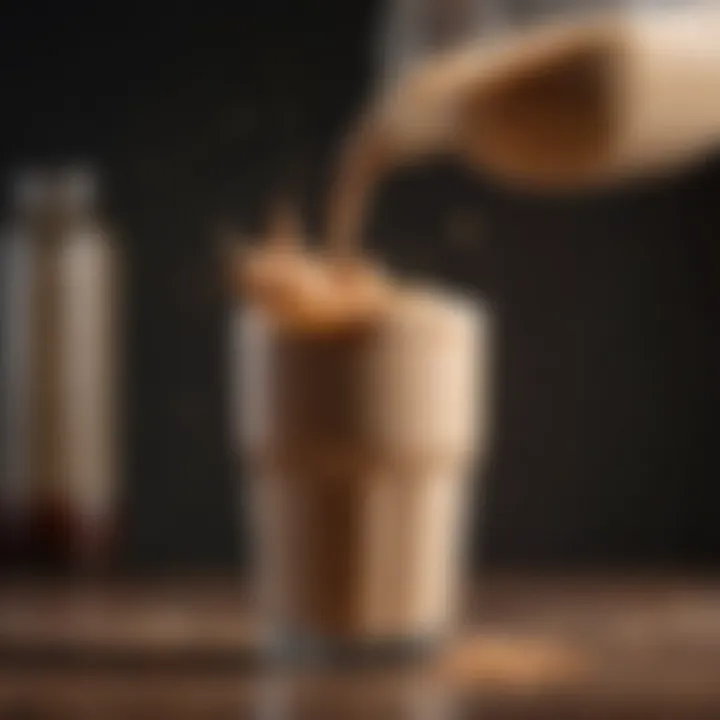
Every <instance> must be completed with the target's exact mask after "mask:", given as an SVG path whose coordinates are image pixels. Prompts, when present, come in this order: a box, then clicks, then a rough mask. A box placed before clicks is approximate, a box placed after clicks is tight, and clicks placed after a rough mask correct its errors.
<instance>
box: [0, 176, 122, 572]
mask: <svg viewBox="0 0 720 720" xmlns="http://www.w3.org/2000/svg"><path fill="white" fill-rule="evenodd" d="M13 195H14V197H13V200H14V208H13V213H12V217H11V220H10V222H9V223H8V226H7V229H6V232H5V233H4V237H3V242H2V266H1V272H2V279H1V280H0V289H1V292H2V306H1V317H2V322H1V325H0V326H1V327H2V345H1V346H0V368H1V370H0V373H1V375H0V391H1V397H2V422H1V424H0V432H2V456H1V457H0V468H1V474H0V511H1V512H2V522H3V527H4V532H3V533H2V535H3V537H4V539H5V549H6V551H8V554H9V555H10V556H14V557H15V559H20V558H23V559H24V560H26V561H27V560H31V561H32V563H33V565H35V564H40V565H41V566H42V567H43V568H45V569H88V568H91V567H92V568H99V567H102V566H104V565H105V564H106V563H107V562H108V560H109V559H110V554H111V548H112V545H113V542H112V541H113V539H114V537H115V528H116V520H117V513H116V509H117V507H116V501H117V489H118V488H117V481H118V477H117V476H118V460H119V458H118V452H117V450H118V448H117V441H118V433H117V428H118V424H117V421H118V418H117V411H118V400H119V395H118V372H117V371H118V355H119V352H118V350H119V348H118V337H117V333H118V322H117V320H118V317H117V311H118V297H117V292H118V282H117V280H118V276H117V273H118V255H117V250H116V248H115V247H114V245H113V243H112V241H111V240H110V238H109V236H108V234H106V233H105V231H104V230H103V229H102V227H101V226H100V224H99V223H98V220H97V218H96V214H95V207H94V205H95V195H96V183H95V179H94V177H93V176H92V174H90V173H87V172H84V171H81V170H78V169H74V168H61V169H59V170H54V171H44V172H29V173H26V174H24V175H23V176H22V177H19V178H17V180H16V182H15V184H14V187H13Z"/></svg>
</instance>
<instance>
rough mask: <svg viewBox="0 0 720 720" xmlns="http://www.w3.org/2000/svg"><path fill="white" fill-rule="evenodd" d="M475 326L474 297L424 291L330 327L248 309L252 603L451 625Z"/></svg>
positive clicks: (378, 633) (286, 611) (397, 624)
mask: <svg viewBox="0 0 720 720" xmlns="http://www.w3.org/2000/svg"><path fill="white" fill-rule="evenodd" d="M487 329H488V328H487V317H486V315H485V314H484V313H483V311H482V310H481V309H479V308H477V307H475V306H473V305H472V304H470V303H467V302H466V301H464V300H462V299H458V298H456V297H451V296H448V297H445V296H443V295H442V294H441V293H439V292H436V291H432V290H429V291H426V292H419V291H418V292H416V293H410V292H408V293H407V295H406V296H404V297H402V298H398V299H397V300H395V302H393V303H392V304H391V305H390V306H389V307H388V308H387V309H386V310H385V311H384V312H383V313H382V315H380V316H376V317H375V318H373V319H372V320H370V321H365V320H363V321H362V322H356V323H349V324H344V325H343V326H336V327H334V328H333V329H332V331H330V332H328V331H326V330H324V329H322V328H321V329H317V328H311V329H308V328H302V329H299V330H298V329H297V328H291V329H288V328H286V327H283V326H282V325H281V324H279V323H278V322H277V319H276V318H275V317H273V316H272V315H268V314H267V313H266V312H265V311H263V310H262V309H260V308H257V307H254V308H249V309H248V310H246V311H245V312H244V316H243V323H242V329H241V333H242V348H241V352H242V359H243V365H244V371H243V372H244V382H243V387H242V389H241V396H240V397H241V399H242V403H243V405H244V413H243V414H244V418H245V423H244V427H243V430H242V436H243V445H244V447H245V455H246V457H247V458H248V460H249V463H250V465H251V469H252V476H253V492H254V500H255V502H254V505H253V507H254V511H255V512H256V516H255V517H256V521H257V524H256V530H257V537H258V538H259V549H260V558H259V564H258V568H259V571H260V575H261V582H262V588H263V593H264V594H263V599H264V605H265V607H266V609H270V610H271V616H272V617H275V618H281V619H282V620H281V625H284V626H286V627H289V628H290V629H294V630H295V631H298V630H300V631H303V632H307V633H314V634H317V635H320V636H325V637H361V638H372V637H380V638H385V637H404V636H407V635H410V636H415V635H420V636H425V635H439V634H442V633H444V632H445V631H446V630H447V627H448V624H449V623H450V622H451V620H452V618H453V617H454V610H455V606H456V600H457V598H456V592H457V587H458V582H457V578H456V573H457V571H458V569H459V567H460V558H459V554H460V552H461V548H462V537H463V535H464V532H463V527H464V518H463V512H462V509H463V507H465V506H466V502H467V498H468V483H469V482H470V474H471V470H472V467H473V465H474V463H475V461H476V460H477V455H478V454H479V452H482V450H483V449H484V433H485V427H486V424H487V423H486V418H485V417H484V414H482V413H480V414H479V413H478V408H479V407H484V402H483V400H484V399H485V397H484V396H486V388H485V387H484V385H482V384H481V385H480V386H479V385H478V377H480V378H484V377H485V372H484V368H483V367H478V365H480V366H481V365H482V364H483V361H484V360H485V359H486V357H487V353H488V347H489V343H488V337H487ZM481 382H482V381H481ZM479 402H480V405H479Z"/></svg>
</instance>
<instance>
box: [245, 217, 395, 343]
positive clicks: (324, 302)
mask: <svg viewBox="0 0 720 720" xmlns="http://www.w3.org/2000/svg"><path fill="white" fill-rule="evenodd" d="M236 279H237V281H238V285H239V287H240V290H241V292H242V294H244V295H245V296H246V297H247V298H248V300H249V301H250V302H251V303H253V304H256V305H259V306H260V307H262V308H263V309H265V310H266V311H268V312H269V313H270V314H271V315H272V316H273V317H274V318H275V320H276V321H277V322H278V324H279V325H281V326H283V327H286V328H290V329H297V330H307V331H324V330H336V329H340V328H342V327H344V326H346V325H354V324H357V323H362V322H364V321H370V320H372V319H375V318H377V317H378V316H379V315H380V314H381V313H382V311H383V309H384V308H385V307H387V304H388V303H389V302H390V301H391V298H392V296H393V295H394V292H395V288H394V283H393V282H392V281H391V280H390V279H389V278H388V277H387V276H386V275H385V273H383V271H382V268H381V267H380V266H379V265H378V264H376V263H373V262H371V261H370V260H368V259H366V258H357V259H355V258H347V259H345V260H344V261H343V262H338V261H337V260H336V259H333V258H330V257H327V256H326V255H324V254H321V253H319V252H311V251H310V250H309V249H308V248H306V247H304V246H303V244H302V241H301V238H300V233H299V231H298V228H297V224H296V223H295V222H294V220H292V221H291V220H290V219H289V218H288V217H287V216H284V215H283V216H281V217H277V218H275V219H274V222H273V224H272V227H271V233H270V236H269V238H267V239H266V241H265V242H264V243H262V244H261V245H258V246H256V247H253V248H249V249H246V250H244V251H243V252H242V253H241V255H240V257H239V264H238V267H237V272H236Z"/></svg>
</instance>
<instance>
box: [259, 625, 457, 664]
mask: <svg viewBox="0 0 720 720" xmlns="http://www.w3.org/2000/svg"><path fill="white" fill-rule="evenodd" d="M442 644H443V639H442V638H441V637H439V636H437V635H430V634H417V635H401V636H400V635H399V636H387V637H353V638H344V637H342V638H338V637H328V636H322V635H318V634H314V633H306V632H302V633H301V632H281V633H274V634H272V635H271V636H270V637H269V638H268V642H267V644H266V646H265V650H266V657H267V659H268V660H269V661H270V662H273V663H279V664H290V665H302V666H313V667H318V666H319V667H329V666H332V667H340V666H342V667H357V666H377V665H405V664H410V663H417V662H422V661H423V660H427V659H429V658H430V657H432V656H433V655H434V654H435V653H436V652H437V651H438V650H439V648H440V647H441V645H442Z"/></svg>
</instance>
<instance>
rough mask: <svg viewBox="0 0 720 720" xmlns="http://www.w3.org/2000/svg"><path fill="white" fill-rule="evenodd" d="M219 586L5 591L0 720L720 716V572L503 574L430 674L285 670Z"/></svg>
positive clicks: (0, 614)
mask: <svg viewBox="0 0 720 720" xmlns="http://www.w3.org/2000/svg"><path fill="white" fill-rule="evenodd" d="M256 650H257V643H256V638H255V626H254V625H253V623H252V619H251V616H250V613H249V612H248V609H247V603H246V601H245V596H244V593H243V591H242V589H241V587H240V586H239V585H238V584H236V583H233V582H230V581H222V580H217V579H207V578H206V579H199V578H195V579H192V580H188V579H185V580H176V581H162V582H161V581H153V582H148V581H146V582H135V583H130V582H124V583H120V582H116V583H112V584H105V585H95V586H92V585H82V586H81V585H77V584H75V585H63V584H59V583H57V582H49V581H40V580H35V581H25V582H15V583H12V584H6V586H5V587H4V588H3V589H2V590H0V718H6V717H7V718H15V717H17V718H55V717H57V718H66V717H67V718H75V717H82V718H86V717H88V718H90V717H91V718H95V717H97V718H145V717H148V718H150V717H152V718H216V717H217V718H225V717H228V718H229V717H232V718H236V719H238V720H242V719H244V718H273V719H275V718H278V719H280V718H315V717H317V718H349V719H350V720H354V719H355V718H358V719H360V718H363V719H364V718H368V720H370V719H373V720H374V719H375V718H388V719H390V718H404V719H405V718H406V719H408V720H410V719H415V718H417V720H421V719H422V720H427V719H428V718H438V719H442V720H453V719H454V718H468V717H481V718H483V719H485V720H491V719H493V718H508V719H510V718H513V719H514V718H527V719H529V720H531V719H533V718H554V719H556V720H562V719H563V718H576V717H577V718H592V719H594V718H605V719H610V718H623V719H624V718H628V719H630V718H638V720H642V719H643V718H648V719H650V718H668V719H672V720H688V719H692V718H703V719H706V720H711V719H712V720H716V719H720V577H718V578H711V577H697V576H696V577H694V578H690V577H680V576H675V577H669V576H665V577H658V576H651V575H641V574H634V575H628V576H626V577H614V578H613V577H609V576H604V577H594V578H587V577H585V578H578V577H575V578H573V577H561V576H554V577H547V576H546V577H543V578H529V577H525V578H520V577H508V576H502V577H501V576H495V577H490V578H487V579H486V580H485V582H483V584H482V586H481V587H480V588H479V589H478V592H477V593H475V594H474V595H473V597H472V598H471V600H470V601H469V602H468V613H467V623H466V626H465V629H464V630H463V632H462V633H461V634H460V635H459V637H458V638H457V640H456V642H454V643H453V644H452V645H451V647H449V648H448V649H447V651H446V652H445V653H444V654H443V655H442V657H440V658H437V659H436V660H434V661H433V662H431V663H426V664H424V665H422V666H419V667H413V668H408V667H405V668H384V669H381V668H365V669H364V670H362V671H358V670H355V671H349V670H345V671H338V670H335V671H331V670H326V671H324V672H321V671H319V670H317V669H316V670H310V669H305V670H303V671H297V670H296V671H295V672H293V673H290V672H289V671H280V670H278V669H272V668H270V667H267V666H264V665H263V664H262V663H260V662H258V660H257V652H256Z"/></svg>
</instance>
